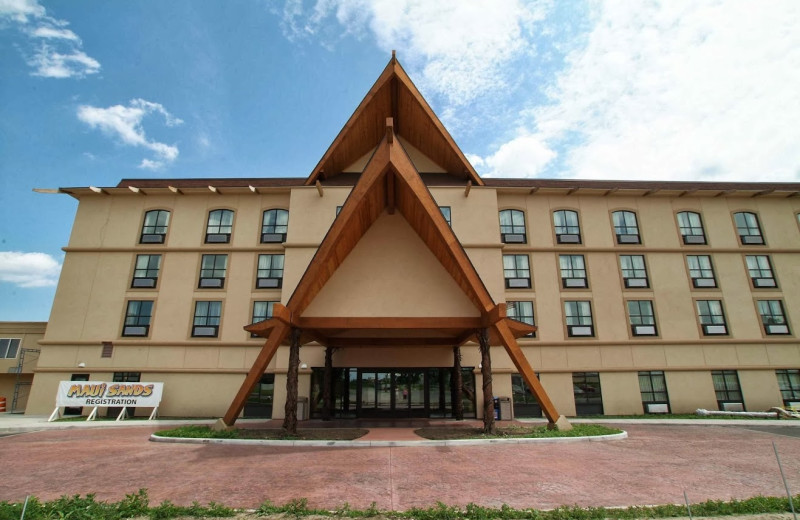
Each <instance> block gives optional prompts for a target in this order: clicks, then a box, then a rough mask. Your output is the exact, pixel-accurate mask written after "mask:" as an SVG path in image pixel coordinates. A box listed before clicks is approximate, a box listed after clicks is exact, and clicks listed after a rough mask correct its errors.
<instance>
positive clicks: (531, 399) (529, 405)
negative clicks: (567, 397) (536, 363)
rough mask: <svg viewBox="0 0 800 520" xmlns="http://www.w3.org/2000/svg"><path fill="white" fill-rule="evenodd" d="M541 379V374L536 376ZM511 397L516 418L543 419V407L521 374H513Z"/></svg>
mask: <svg viewBox="0 0 800 520" xmlns="http://www.w3.org/2000/svg"><path fill="white" fill-rule="evenodd" d="M536 378H537V379H538V378H539V374H538V373H537V374H536ZM511 396H512V400H513V401H514V417H541V416H542V407H541V406H539V401H537V400H536V397H535V396H534V395H533V392H531V389H530V388H529V387H528V383H526V382H525V379H523V378H522V375H521V374H511Z"/></svg>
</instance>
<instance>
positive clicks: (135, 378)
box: [106, 372, 142, 417]
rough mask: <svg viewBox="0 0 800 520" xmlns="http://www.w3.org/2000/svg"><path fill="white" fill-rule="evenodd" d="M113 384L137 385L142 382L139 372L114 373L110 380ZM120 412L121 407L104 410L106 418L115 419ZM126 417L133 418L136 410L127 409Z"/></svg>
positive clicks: (110, 407)
mask: <svg viewBox="0 0 800 520" xmlns="http://www.w3.org/2000/svg"><path fill="white" fill-rule="evenodd" d="M111 380H112V381H113V382H115V383H139V382H141V380H142V373H141V372H114V377H113V378H112V379H111ZM120 412H122V407H119V406H109V407H108V409H107V410H106V416H107V417H117V416H119V414H120ZM127 412H128V415H129V416H131V417H133V416H134V415H136V408H133V407H130V406H129V407H128V408H127Z"/></svg>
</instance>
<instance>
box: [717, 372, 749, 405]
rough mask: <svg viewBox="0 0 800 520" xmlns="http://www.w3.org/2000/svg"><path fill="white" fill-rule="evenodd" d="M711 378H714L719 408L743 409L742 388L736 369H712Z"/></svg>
mask: <svg viewBox="0 0 800 520" xmlns="http://www.w3.org/2000/svg"><path fill="white" fill-rule="evenodd" d="M711 378H712V379H713V380H714V392H716V394H717V405H718V406H719V409H720V410H728V411H744V400H743V399H742V388H741V386H739V374H738V373H737V372H736V370H712V371H711Z"/></svg>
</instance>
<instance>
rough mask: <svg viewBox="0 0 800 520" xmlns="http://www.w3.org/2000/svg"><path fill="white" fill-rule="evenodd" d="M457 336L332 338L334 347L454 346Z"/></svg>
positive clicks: (329, 341)
mask: <svg viewBox="0 0 800 520" xmlns="http://www.w3.org/2000/svg"><path fill="white" fill-rule="evenodd" d="M456 341H458V340H457V339H456V338H442V337H434V338H330V339H329V340H328V346H329V347H334V348H379V347H442V348H452V346H453V344H454V343H455V342H456Z"/></svg>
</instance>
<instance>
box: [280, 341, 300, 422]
mask: <svg viewBox="0 0 800 520" xmlns="http://www.w3.org/2000/svg"><path fill="white" fill-rule="evenodd" d="M290 341H291V344H290V346H289V368H288V370H287V372H286V406H285V407H284V412H285V416H284V419H283V429H284V430H286V433H289V434H293V435H296V434H297V379H298V376H297V372H298V369H299V368H300V329H297V328H292V332H291V334H290Z"/></svg>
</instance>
